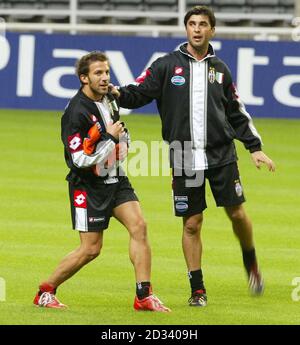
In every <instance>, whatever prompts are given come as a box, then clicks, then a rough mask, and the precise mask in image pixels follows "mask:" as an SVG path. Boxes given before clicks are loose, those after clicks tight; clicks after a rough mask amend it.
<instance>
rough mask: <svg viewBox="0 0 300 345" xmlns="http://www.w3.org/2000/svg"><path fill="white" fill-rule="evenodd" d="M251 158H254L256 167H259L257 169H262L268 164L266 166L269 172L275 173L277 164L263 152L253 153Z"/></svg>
mask: <svg viewBox="0 0 300 345" xmlns="http://www.w3.org/2000/svg"><path fill="white" fill-rule="evenodd" d="M251 158H252V160H253V162H254V164H255V166H256V167H257V169H260V167H261V166H262V164H266V166H267V167H268V169H269V171H272V172H274V171H275V164H274V162H273V161H272V159H270V158H269V157H268V156H267V155H266V154H264V153H263V152H262V151H255V152H252V153H251Z"/></svg>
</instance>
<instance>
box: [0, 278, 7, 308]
mask: <svg viewBox="0 0 300 345" xmlns="http://www.w3.org/2000/svg"><path fill="white" fill-rule="evenodd" d="M5 292H6V284H5V279H4V278H2V277H0V302H4V301H5V300H6V299H5V297H6V294H5Z"/></svg>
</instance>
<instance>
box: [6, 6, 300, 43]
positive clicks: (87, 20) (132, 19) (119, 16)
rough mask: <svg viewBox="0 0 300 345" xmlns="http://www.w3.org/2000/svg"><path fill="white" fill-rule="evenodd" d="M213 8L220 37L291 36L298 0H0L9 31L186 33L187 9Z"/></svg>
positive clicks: (299, 10)
mask: <svg viewBox="0 0 300 345" xmlns="http://www.w3.org/2000/svg"><path fill="white" fill-rule="evenodd" d="M195 5H207V6H210V7H212V8H213V9H214V11H215V13H216V18H217V32H218V36H220V37H233V38H239V37H241V36H243V37H245V36H246V38H249V37H251V38H253V37H254V38H255V37H256V36H257V35H262V36H264V37H265V38H268V37H271V38H273V39H274V37H275V39H276V38H277V39H279V38H285V39H286V38H287V39H290V37H291V34H290V33H291V30H292V29H293V27H292V19H293V18H294V17H296V16H298V17H300V0H202V1H201V0H200V1H198V0H39V1H38V0H0V17H2V18H3V19H4V20H5V22H6V26H7V28H8V29H9V30H18V31H20V30H24V31H33V30H35V31H48V32H53V31H65V32H67V31H70V32H73V33H75V32H104V33H107V32H113V33H115V34H127V33H131V34H132V33H134V34H139V35H145V34H147V35H152V36H158V35H169V36H173V35H174V36H178V35H179V36H180V35H184V27H183V18H184V14H185V12H186V10H187V9H190V8H192V7H193V6H195Z"/></svg>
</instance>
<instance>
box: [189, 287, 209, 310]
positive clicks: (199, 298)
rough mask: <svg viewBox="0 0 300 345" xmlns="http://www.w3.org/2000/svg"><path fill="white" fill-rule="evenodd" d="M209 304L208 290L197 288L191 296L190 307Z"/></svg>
mask: <svg viewBox="0 0 300 345" xmlns="http://www.w3.org/2000/svg"><path fill="white" fill-rule="evenodd" d="M206 305H207V296H206V290H197V291H195V292H193V294H192V296H191V297H190V298H189V306H190V307H205V306H206Z"/></svg>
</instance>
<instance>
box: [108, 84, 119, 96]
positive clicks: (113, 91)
mask: <svg viewBox="0 0 300 345" xmlns="http://www.w3.org/2000/svg"><path fill="white" fill-rule="evenodd" d="M108 90H109V92H110V93H111V94H112V95H114V96H116V97H117V98H119V97H120V92H119V90H118V89H117V88H116V87H115V85H114V84H111V83H110V84H109V85H108Z"/></svg>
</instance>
